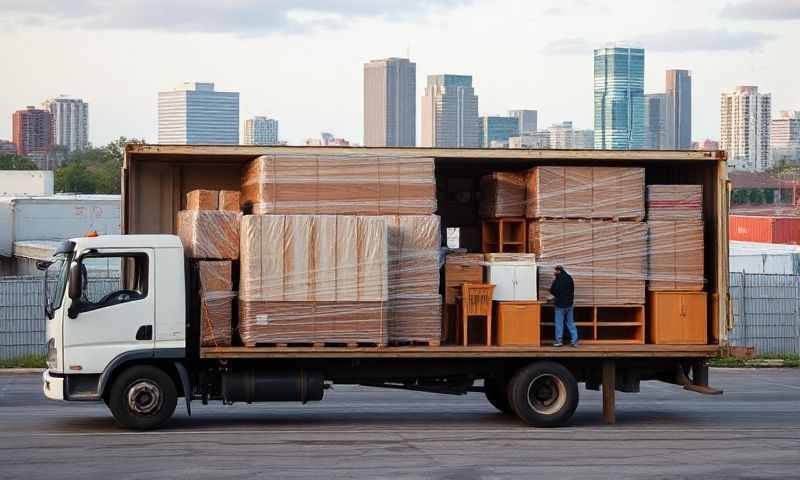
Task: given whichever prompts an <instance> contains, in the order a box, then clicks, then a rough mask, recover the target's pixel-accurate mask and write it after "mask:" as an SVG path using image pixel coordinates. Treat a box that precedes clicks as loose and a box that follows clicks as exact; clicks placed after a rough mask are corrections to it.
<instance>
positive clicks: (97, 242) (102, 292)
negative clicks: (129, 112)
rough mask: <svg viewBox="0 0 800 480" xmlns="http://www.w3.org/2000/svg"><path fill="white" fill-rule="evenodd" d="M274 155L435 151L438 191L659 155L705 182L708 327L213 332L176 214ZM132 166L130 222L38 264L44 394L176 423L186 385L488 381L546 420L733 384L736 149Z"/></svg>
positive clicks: (670, 170) (244, 390)
mask: <svg viewBox="0 0 800 480" xmlns="http://www.w3.org/2000/svg"><path fill="white" fill-rule="evenodd" d="M262 155H289V156H291V155H298V156H309V155H311V156H313V155H319V156H331V155H334V156H335V155H355V156H361V157H364V158H372V157H374V158H378V157H386V156H402V157H427V158H433V159H434V160H435V176H436V183H437V189H438V190H442V189H446V187H445V185H446V184H447V183H448V182H449V181H451V180H453V179H461V180H466V181H467V184H471V185H477V182H478V179H479V178H480V176H481V175H484V174H486V173H487V172H492V171H496V170H523V169H526V168H531V167H533V166H537V165H561V166H569V165H573V166H637V167H643V168H644V170H645V176H646V179H647V183H648V184H650V183H676V184H679V183H692V184H700V185H702V186H703V213H702V215H703V220H704V227H703V237H704V241H705V242H704V249H705V251H704V252H703V253H704V255H703V262H704V267H705V276H706V284H705V291H706V292H707V304H706V305H703V306H701V308H704V309H705V310H706V312H707V326H708V329H707V332H708V333H707V338H705V341H702V342H699V343H694V344H684V343H677V342H676V343H675V344H669V343H664V342H661V343H658V344H651V343H645V342H643V341H642V342H633V343H631V342H628V343H622V344H618V343H614V342H605V343H604V342H602V341H601V342H597V343H596V344H591V345H585V344H582V345H581V346H580V347H579V348H557V347H554V346H551V345H541V346H526V345H521V346H519V345H517V346H496V345H489V346H486V345H483V346H476V345H468V346H464V345H444V344H443V345H400V346H397V345H377V346H364V345H349V346H337V347H329V346H324V345H323V346H319V345H299V346H298V345H286V346H275V345H270V346H211V347H209V346H201V343H200V325H199V322H200V320H199V319H200V307H199V300H198V278H197V272H196V271H194V269H193V268H192V265H191V262H190V261H189V260H188V259H187V258H185V254H184V249H183V246H182V244H181V242H180V240H179V238H178V237H177V236H176V235H175V233H176V217H177V213H178V211H179V210H181V208H182V205H183V203H182V202H183V199H184V196H185V195H186V193H187V192H189V191H191V190H195V189H215V190H237V189H239V185H240V182H241V175H242V169H243V167H244V166H245V165H246V164H247V163H248V162H250V161H251V160H253V159H255V158H257V157H259V156H262ZM121 181H122V195H121V215H122V235H90V236H87V237H80V238H73V239H71V240H68V241H65V242H64V243H63V244H61V245H60V247H59V248H57V249H56V251H55V252H54V255H53V258H52V259H51V260H50V261H47V262H41V264H40V265H39V267H40V268H41V269H43V270H45V271H46V275H45V282H46V283H47V291H48V294H47V296H46V305H45V307H44V309H45V313H46V316H47V328H46V330H47V369H46V371H45V372H44V373H43V391H44V394H45V396H46V397H47V398H49V399H54V400H65V401H93V402H100V401H102V402H104V403H105V404H106V405H107V406H108V408H109V410H110V411H111V414H112V415H113V417H114V418H115V419H116V421H117V422H118V423H119V424H120V425H122V426H123V427H126V428H129V429H153V428H157V427H159V426H161V425H163V424H164V423H165V422H167V421H168V419H169V418H170V417H171V416H172V415H173V413H174V412H175V409H176V406H177V404H178V400H179V399H180V398H182V399H183V401H184V402H185V407H186V410H187V412H188V413H189V414H190V415H191V409H192V406H193V405H196V402H197V401H200V402H201V403H202V404H206V403H207V402H210V401H222V402H224V403H226V404H233V403H241V402H246V403H251V402H278V401H294V402H302V403H305V402H309V401H317V400H321V399H322V398H323V396H324V392H325V390H326V389H327V388H329V387H330V386H332V385H335V384H351V385H364V386H371V387H379V388H386V389H406V390H415V391H421V392H431V393H438V394H452V395H461V394H466V393H468V392H483V393H484V394H485V396H486V398H487V400H488V402H489V403H491V405H493V406H494V407H496V408H497V409H498V410H500V411H501V412H504V413H508V414H512V415H516V416H517V417H519V419H521V420H522V421H523V422H524V423H526V424H528V425H531V426H536V427H553V426H560V425H564V424H566V423H567V422H568V421H569V419H570V417H571V416H572V414H573V412H574V411H575V409H576V407H577V405H578V400H579V390H578V385H579V383H583V384H585V387H586V388H587V389H594V390H599V389H601V388H602V392H603V418H604V420H605V421H606V422H607V423H614V420H615V413H614V412H615V410H614V408H615V405H614V401H615V392H616V391H621V392H638V391H639V388H640V383H641V382H642V381H650V380H657V381H662V382H667V383H671V384H675V385H679V386H682V387H683V388H685V389H686V390H689V391H694V392H698V393H704V394H715V393H721V392H720V391H719V390H716V389H714V388H712V387H710V386H709V370H708V365H707V360H708V359H709V358H710V357H713V356H715V355H717V353H718V351H719V349H720V347H721V346H723V345H724V344H725V343H726V340H727V335H728V332H729V331H730V329H731V327H732V325H731V320H730V307H729V296H728V279H729V274H728V224H727V222H728V208H729V191H730V188H729V183H728V181H727V165H726V156H725V153H724V152H722V151H603V150H525V149H518V150H517V149H472V148H375V147H290V146H215V145H128V146H127V147H126V151H125V160H124V164H123V168H122V176H121ZM451 203H452V202H450V201H448V200H447V199H445V198H440V200H439V206H438V213H439V214H440V215H441V218H442V226H443V227H446V228H449V227H460V228H463V229H467V230H468V229H470V228H474V227H475V225H474V224H469V222H470V221H471V220H466V219H464V218H459V217H458V215H451V214H449V213H448V212H449V209H450V208H451ZM109 269H116V270H118V271H119V272H121V273H120V275H119V278H118V279H117V280H116V281H115V282H113V285H110V286H109V285H105V286H103V288H95V290H96V291H94V292H93V291H92V288H88V289H87V288H86V285H87V284H88V285H92V284H91V282H88V283H87V278H89V279H90V278H91V277H92V276H93V275H94V273H93V272H103V271H108V270H109ZM98 292H99V293H98ZM678 315H680V312H677V313H676V314H675V318H674V321H675V322H679V321H680V319H679V318H678ZM704 331H705V330H704Z"/></svg>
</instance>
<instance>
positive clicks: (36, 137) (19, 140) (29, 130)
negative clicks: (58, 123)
mask: <svg viewBox="0 0 800 480" xmlns="http://www.w3.org/2000/svg"><path fill="white" fill-rule="evenodd" d="M11 123H12V128H13V139H12V140H13V142H14V143H15V144H16V145H17V155H31V154H34V155H37V156H46V155H47V152H48V151H49V150H50V147H51V146H52V145H53V127H52V118H51V116H50V112H48V111H47V110H40V109H38V108H36V107H28V108H26V109H25V110H17V111H16V112H14V114H13V115H12V116H11Z"/></svg>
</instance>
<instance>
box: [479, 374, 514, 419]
mask: <svg viewBox="0 0 800 480" xmlns="http://www.w3.org/2000/svg"><path fill="white" fill-rule="evenodd" d="M507 387H508V381H507V380H506V381H504V380H502V379H497V378H487V379H484V381H483V388H484V393H485V394H486V400H489V403H491V404H492V406H493V407H494V408H496V409H498V410H500V411H501V412H503V413H514V412H513V411H512V410H511V404H510V403H509V402H508V388H507Z"/></svg>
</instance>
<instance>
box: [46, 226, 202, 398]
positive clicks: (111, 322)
mask: <svg viewBox="0 0 800 480" xmlns="http://www.w3.org/2000/svg"><path fill="white" fill-rule="evenodd" d="M40 268H43V269H45V271H46V274H45V282H46V288H45V290H46V292H47V295H46V305H45V312H46V314H47V328H46V331H47V370H46V371H45V372H44V374H43V380H44V385H43V388H44V393H45V395H46V396H47V397H48V398H50V399H57V400H101V399H105V400H106V402H107V403H108V397H107V395H104V394H105V393H106V392H107V391H108V389H109V388H110V387H111V384H112V381H113V380H114V378H113V375H114V372H116V371H118V370H119V369H118V368H117V367H118V366H120V365H122V364H124V363H126V362H131V361H136V362H137V363H140V364H141V361H142V360H144V359H148V358H152V359H173V360H175V361H180V360H181V359H183V358H184V355H185V354H184V349H185V343H186V339H185V331H186V330H185V324H186V299H185V280H184V255H183V246H182V245H181V242H180V240H179V238H178V237H176V236H174V235H104V236H94V237H82V238H74V239H71V240H69V241H66V242H64V243H63V244H62V245H61V247H60V248H58V249H57V250H56V253H55V255H54V257H53V259H52V262H42V264H40ZM178 368H180V367H178ZM179 373H180V372H179ZM140 391H141V392H142V394H141V395H140V396H141V397H144V398H140V399H137V398H132V401H143V402H144V403H147V402H148V401H150V402H152V401H153V399H154V396H155V395H157V394H158V392H153V391H152V385H150V386H147V385H145V386H143V388H140ZM134 397H135V395H134Z"/></svg>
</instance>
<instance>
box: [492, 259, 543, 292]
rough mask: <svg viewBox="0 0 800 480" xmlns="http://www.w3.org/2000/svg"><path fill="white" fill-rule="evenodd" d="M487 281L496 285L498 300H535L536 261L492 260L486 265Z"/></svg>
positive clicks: (495, 290)
mask: <svg viewBox="0 0 800 480" xmlns="http://www.w3.org/2000/svg"><path fill="white" fill-rule="evenodd" d="M486 283H491V284H492V285H494V286H495V289H494V299H495V300H498V301H508V300H512V301H528V302H530V301H535V300H537V298H536V293H537V292H536V263H535V262H492V263H489V264H488V265H487V267H486Z"/></svg>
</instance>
